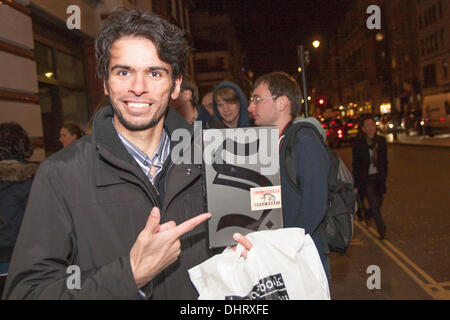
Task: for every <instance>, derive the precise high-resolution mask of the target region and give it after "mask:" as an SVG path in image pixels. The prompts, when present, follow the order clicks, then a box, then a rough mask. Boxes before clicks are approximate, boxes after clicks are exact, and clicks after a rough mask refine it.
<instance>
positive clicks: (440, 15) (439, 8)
mask: <svg viewBox="0 0 450 320" xmlns="http://www.w3.org/2000/svg"><path fill="white" fill-rule="evenodd" d="M438 10H439V19H442V18H443V17H444V13H443V11H442V1H439V4H438Z"/></svg>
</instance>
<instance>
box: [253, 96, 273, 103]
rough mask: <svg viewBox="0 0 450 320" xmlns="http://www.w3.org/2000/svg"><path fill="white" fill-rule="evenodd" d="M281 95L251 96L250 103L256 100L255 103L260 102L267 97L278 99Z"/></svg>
mask: <svg viewBox="0 0 450 320" xmlns="http://www.w3.org/2000/svg"><path fill="white" fill-rule="evenodd" d="M278 97H279V96H271V97H250V101H249V103H248V104H250V103H252V102H254V103H255V104H258V103H259V102H260V101H261V100H266V99H276V98H278Z"/></svg>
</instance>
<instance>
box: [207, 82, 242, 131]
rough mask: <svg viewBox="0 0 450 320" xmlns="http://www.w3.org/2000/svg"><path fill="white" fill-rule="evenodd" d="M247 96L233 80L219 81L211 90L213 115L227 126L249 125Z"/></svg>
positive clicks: (239, 126)
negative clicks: (212, 90)
mask: <svg viewBox="0 0 450 320" xmlns="http://www.w3.org/2000/svg"><path fill="white" fill-rule="evenodd" d="M247 105H248V104H247V97H246V96H245V94H244V92H242V90H241V88H239V86H238V85H237V84H235V83H233V82H230V81H223V82H221V83H220V84H219V85H218V86H217V87H216V88H215V89H214V92H213V110H214V117H215V118H216V119H217V120H219V121H221V122H222V123H223V124H225V126H226V127H227V128H243V127H249V126H250V118H249V117H248V111H247Z"/></svg>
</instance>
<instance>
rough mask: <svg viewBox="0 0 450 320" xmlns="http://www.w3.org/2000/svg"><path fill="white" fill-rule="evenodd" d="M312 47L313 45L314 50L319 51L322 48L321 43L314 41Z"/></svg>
mask: <svg viewBox="0 0 450 320" xmlns="http://www.w3.org/2000/svg"><path fill="white" fill-rule="evenodd" d="M312 45H313V47H314V48H316V49H317V48H318V47H319V46H320V41H319V40H314V41H313V43H312Z"/></svg>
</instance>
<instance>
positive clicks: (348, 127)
mask: <svg viewBox="0 0 450 320" xmlns="http://www.w3.org/2000/svg"><path fill="white" fill-rule="evenodd" d="M342 121H343V124H344V132H345V134H344V141H345V142H353V140H355V139H356V138H357V137H358V135H359V122H358V119H357V118H344V119H342Z"/></svg>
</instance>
